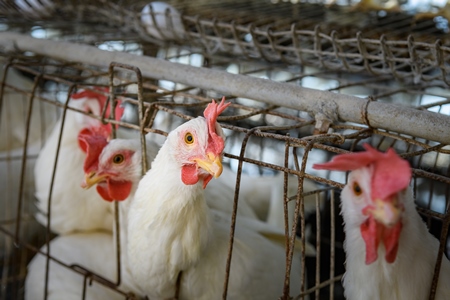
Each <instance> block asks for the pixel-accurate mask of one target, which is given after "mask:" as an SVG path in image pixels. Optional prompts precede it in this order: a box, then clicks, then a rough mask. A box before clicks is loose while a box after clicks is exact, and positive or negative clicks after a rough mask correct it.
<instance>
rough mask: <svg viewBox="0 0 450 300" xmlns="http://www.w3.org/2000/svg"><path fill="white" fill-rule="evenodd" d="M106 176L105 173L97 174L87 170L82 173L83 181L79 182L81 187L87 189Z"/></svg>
mask: <svg viewBox="0 0 450 300" xmlns="http://www.w3.org/2000/svg"><path fill="white" fill-rule="evenodd" d="M106 177H107V175H97V173H96V172H94V171H92V172H89V173H88V174H85V175H84V182H83V183H81V187H82V188H83V189H89V188H91V187H92V186H93V185H95V184H97V183H99V182H102V181H104V180H105V178H106Z"/></svg>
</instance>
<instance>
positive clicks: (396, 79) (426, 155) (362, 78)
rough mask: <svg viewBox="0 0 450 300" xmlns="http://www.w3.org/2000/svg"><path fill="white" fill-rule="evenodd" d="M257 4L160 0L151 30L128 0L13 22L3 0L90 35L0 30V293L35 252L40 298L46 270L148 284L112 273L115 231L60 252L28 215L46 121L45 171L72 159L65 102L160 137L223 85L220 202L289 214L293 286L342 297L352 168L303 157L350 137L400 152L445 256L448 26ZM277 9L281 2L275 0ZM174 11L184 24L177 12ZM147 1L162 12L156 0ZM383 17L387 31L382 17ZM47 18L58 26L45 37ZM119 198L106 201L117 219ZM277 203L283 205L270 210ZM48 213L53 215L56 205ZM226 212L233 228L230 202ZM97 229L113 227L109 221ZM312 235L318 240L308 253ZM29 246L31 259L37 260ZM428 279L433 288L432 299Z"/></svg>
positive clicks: (89, 287)
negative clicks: (297, 282)
mask: <svg viewBox="0 0 450 300" xmlns="http://www.w3.org/2000/svg"><path fill="white" fill-rule="evenodd" d="M256 2H257V1H255V2H252V1H250V2H245V3H241V4H240V5H239V6H238V7H239V8H238V9H236V5H237V4H236V3H233V2H225V3H221V4H218V3H205V4H203V5H198V6H196V7H194V6H191V5H188V4H183V3H179V2H173V3H172V2H171V4H172V5H173V6H172V8H173V7H175V8H176V9H177V11H172V10H171V9H170V8H169V9H165V10H164V14H165V20H166V21H165V22H166V23H165V24H166V27H165V28H162V29H164V30H162V29H161V28H160V29H158V26H156V29H154V30H156V31H153V35H152V34H149V32H147V31H146V28H145V26H144V25H145V24H143V23H142V21H140V20H142V19H141V17H142V9H143V7H144V6H145V4H146V3H140V2H136V3H134V4H133V5H131V6H129V7H128V6H127V7H124V6H123V5H122V3H120V2H101V1H100V2H98V3H93V4H92V3H91V4H83V3H82V2H81V3H78V2H73V3H72V2H64V5H61V3H63V2H61V3H60V2H57V1H55V2H52V3H53V4H49V6H47V8H46V9H44V10H43V11H44V12H42V11H41V12H40V13H37V15H36V10H33V12H34V16H33V15H28V19H29V20H25V21H22V22H21V23H20V24H18V23H14V22H13V21H11V20H12V19H13V17H12V16H14V14H16V15H17V14H19V15H24V14H25V13H24V9H23V7H22V6H20V5H19V4H17V3H15V4H2V5H4V7H5V10H4V11H5V12H8V13H7V14H4V15H2V18H3V19H4V20H5V21H6V22H5V23H6V24H7V26H8V27H9V28H10V29H12V30H17V28H21V30H23V28H24V24H29V27H28V28H27V29H26V30H29V29H30V28H34V29H32V32H34V33H35V36H36V35H37V34H39V32H40V33H44V34H45V35H47V37H48V38H50V39H53V40H55V39H56V40H66V41H76V42H81V43H83V44H91V45H95V46H96V47H88V46H83V45H77V44H74V43H64V42H60V41H50V40H37V39H33V38H29V37H24V36H20V35H16V34H10V33H0V38H3V41H4V42H1V43H0V45H1V46H2V47H3V48H2V49H1V50H2V52H1V57H2V63H3V72H2V74H3V75H2V77H1V78H2V86H1V93H0V95H1V102H0V103H1V106H0V107H1V131H0V136H1V141H2V143H3V141H4V143H3V145H4V149H2V154H1V155H2V156H1V157H2V158H1V159H0V162H1V164H3V165H4V167H2V168H1V169H2V177H1V178H2V180H1V184H2V191H4V193H3V195H4V196H3V199H5V200H4V201H3V202H2V203H1V207H2V209H1V211H2V213H1V219H0V225H1V226H0V229H1V239H0V240H1V244H0V246H1V250H2V251H1V254H2V257H1V259H2V264H1V266H2V268H1V270H2V275H1V281H2V291H1V293H2V294H1V298H2V299H20V298H22V297H23V296H24V294H26V291H25V290H24V289H25V279H26V278H27V276H28V280H31V279H30V278H31V275H30V274H31V272H30V266H31V263H30V261H32V259H33V261H34V265H35V266H34V270H36V269H38V271H39V272H38V273H37V274H38V275H37V277H38V279H36V278H35V277H33V278H34V279H35V280H37V281H36V286H37V287H36V288H35V290H37V291H38V292H36V293H38V294H39V295H36V298H39V297H44V295H46V296H48V298H51V297H52V294H51V293H52V292H54V290H52V289H54V288H55V282H56V283H57V284H59V282H58V277H64V276H67V279H66V282H67V283H68V284H67V285H65V286H64V285H62V286H63V287H64V288H65V289H66V290H65V292H66V294H67V295H72V294H73V295H74V296H75V297H77V298H75V299H96V298H94V297H95V296H96V295H98V296H97V297H100V298H99V299H106V298H108V299H116V298H117V299H127V298H128V299H133V298H139V297H141V296H145V295H139V294H138V293H135V292H133V289H132V288H131V287H130V286H127V285H126V284H124V282H123V280H124V275H123V273H122V272H123V268H124V266H122V265H121V261H122V260H123V258H122V257H121V253H120V251H121V250H120V247H119V249H118V247H117V245H118V244H120V242H117V240H119V239H120V237H119V236H118V232H119V231H120V230H115V231H114V233H111V232H109V233H96V234H98V235H96V236H92V239H98V240H99V241H100V240H101V241H104V243H103V244H102V246H101V247H100V246H99V248H98V249H95V250H93V249H92V248H94V247H93V246H92V245H91V250H90V249H88V250H85V249H84V248H83V246H82V245H78V244H76V243H75V244H70V243H68V245H69V246H68V247H69V248H67V249H69V250H67V249H64V248H62V252H63V253H66V254H67V255H66V256H65V255H64V254H62V255H61V252H58V251H59V248H58V246H54V247H53V246H52V241H55V240H56V239H58V237H57V238H56V239H54V238H55V234H54V233H52V228H51V226H50V227H48V226H45V225H44V226H43V225H42V224H41V223H40V222H38V221H37V220H36V219H35V216H36V215H37V214H38V210H37V209H36V201H38V200H37V199H35V197H37V194H36V188H35V184H36V176H40V175H39V172H38V171H37V170H36V160H37V159H38V155H39V154H40V153H42V149H44V147H45V146H44V145H45V144H46V143H48V142H49V140H51V139H52V136H51V131H52V130H55V132H57V133H59V134H58V135H57V138H56V140H55V141H53V143H54V144H53V149H54V151H55V152H54V153H53V155H54V157H52V158H51V160H50V161H49V164H48V165H46V168H47V169H48V170H47V171H48V172H49V173H50V174H52V173H53V170H54V169H55V166H57V164H61V163H63V164H65V163H67V164H68V160H67V158H65V157H64V156H62V151H61V147H63V144H62V142H61V141H63V140H64V138H65V135H66V134H67V132H66V131H64V130H61V131H60V129H61V128H63V127H62V126H64V125H61V122H62V124H64V122H65V121H66V119H67V118H68V117H67V116H68V113H69V112H71V113H72V114H74V115H77V116H81V115H87V116H88V119H94V120H103V121H104V122H106V123H112V124H119V125H120V126H121V127H120V129H119V131H120V130H125V131H126V132H132V133H135V137H139V136H140V134H144V133H153V134H154V136H155V140H157V141H163V140H164V136H165V135H167V133H168V132H170V131H171V130H173V129H174V128H176V127H177V126H178V125H179V124H181V123H184V122H185V121H187V120H189V119H192V118H193V117H196V116H199V115H201V114H202V111H203V110H204V108H205V106H206V104H207V103H208V102H210V101H211V98H214V99H220V98H221V97H222V96H225V97H226V99H227V100H228V101H230V102H231V103H232V105H231V106H230V107H229V108H228V109H227V110H226V111H225V113H224V114H223V116H221V117H219V119H218V121H219V122H220V124H221V125H222V127H223V128H224V130H225V134H226V136H227V142H226V148H225V155H224V159H223V160H224V164H225V165H226V166H227V167H228V168H229V169H230V170H231V171H232V172H233V173H232V174H235V176H236V177H232V178H231V179H230V182H232V187H233V193H234V195H233V197H232V198H233V199H231V200H233V201H234V202H235V203H242V202H243V201H245V200H246V199H247V198H245V197H243V195H244V194H246V193H248V194H251V195H253V196H254V197H251V199H250V203H251V204H253V206H252V207H254V209H255V212H256V215H257V217H258V218H259V219H260V220H262V221H266V222H272V224H274V225H276V226H279V227H280V228H281V229H282V230H283V231H284V230H286V232H290V230H291V228H292V227H295V229H296V230H295V231H296V234H297V238H298V239H299V241H300V243H301V244H302V246H303V250H302V251H300V252H301V253H293V254H292V255H297V256H300V257H301V265H302V276H301V281H302V290H301V293H300V294H296V295H291V296H293V297H294V299H302V297H309V298H310V299H344V295H343V293H344V292H343V287H342V284H341V278H342V276H343V274H344V272H345V253H344V248H343V243H344V240H345V236H344V232H343V227H342V223H343V220H342V217H341V216H340V215H339V210H340V209H339V203H340V202H339V191H340V189H342V187H343V186H344V184H345V182H346V180H347V178H346V176H345V174H343V173H342V174H339V173H338V172H329V171H317V170H314V169H312V165H313V164H314V163H319V162H324V161H327V160H329V159H331V158H332V157H333V156H334V155H335V154H337V153H345V152H347V151H360V150H362V144H363V143H369V144H370V145H372V146H373V147H375V148H377V149H380V150H382V151H385V150H387V149H388V148H389V147H392V148H394V149H395V150H396V151H397V153H399V154H400V156H401V157H403V158H405V159H406V160H407V161H408V162H409V163H410V164H411V166H412V168H413V180H412V183H411V186H412V188H413V192H414V196H415V199H416V204H417V210H418V211H419V213H420V214H421V216H422V217H423V219H424V220H425V222H426V223H427V225H428V227H429V229H430V232H431V233H432V234H433V235H434V236H436V238H437V239H439V241H440V251H439V255H438V257H437V262H436V266H440V261H441V260H442V259H444V260H445V259H447V258H445V257H444V256H448V255H450V248H449V246H447V244H448V243H447V238H448V226H449V223H448V221H449V217H448V215H449V214H448V209H447V206H448V200H449V199H450V196H449V194H450V178H449V177H450V163H449V158H450V156H449V155H450V140H449V135H448V128H450V127H449V124H450V119H449V118H450V117H449V115H450V100H449V94H448V90H447V89H448V82H447V80H448V79H447V75H446V70H447V68H448V66H447V64H448V58H447V53H448V49H447V48H446V47H447V46H446V45H447V42H448V41H447V38H446V35H445V30H444V29H442V28H440V27H439V26H438V25H436V22H437V21H436V20H433V19H432V18H423V19H420V18H417V19H415V17H414V16H411V15H407V14H405V13H399V12H395V13H394V12H390V11H387V12H385V13H386V16H383V14H380V13H374V12H373V11H372V12H365V13H364V16H367V18H365V19H364V24H361V28H359V27H358V26H359V24H358V26H348V25H346V24H339V23H338V24H337V23H335V21H330V20H332V16H330V14H334V13H336V12H335V11H339V13H341V10H344V7H341V6H335V7H327V6H325V5H323V4H320V3H319V4H310V3H300V4H298V6H295V5H293V4H291V3H263V4H261V3H259V2H258V3H256ZM23 3H28V4H29V5H30V6H33V5H31V4H30V3H32V2H29V1H25V2H23ZM33 3H34V2H33ZM38 3H40V4H41V5H44V7H45V4H46V3H47V2H46V1H39V2H38ZM99 4H101V5H99ZM256 4H259V5H256ZM273 7H277V9H279V10H277V11H276V12H274V11H273ZM297 8H301V9H298V11H297ZM148 9H150V10H153V9H154V8H153V7H149V8H148ZM249 11H257V12H258V13H257V14H256V13H255V14H254V15H250V14H249V13H248V12H249ZM94 12H97V13H94ZM178 12H179V13H181V14H180V15H179V16H178V17H179V18H180V20H182V21H181V22H182V24H183V27H182V34H180V32H179V31H177V27H176V23H175V22H176V20H175V19H172V18H173V17H174V16H177V13H178ZM47 13H48V15H47ZM55 13H58V17H55ZM288 13H289V14H288ZM342 13H343V14H345V15H346V16H347V15H348V16H349V17H348V18H349V19H348V20H352V19H351V16H354V17H355V18H357V17H358V18H359V19H361V17H360V14H358V13H357V12H355V11H352V10H346V11H343V12H342ZM153 14H154V16H153V17H152V18H153V19H152V20H153V23H154V24H157V25H158V24H159V23H158V21H157V19H156V18H157V17H158V12H153ZM159 14H161V13H159ZM172 14H173V15H172ZM286 15H288V16H289V17H285V16H286ZM261 16H264V17H261ZM280 16H283V17H284V18H283V20H281V19H280ZM33 19H34V20H33ZM36 19H38V20H40V22H42V23H36ZM79 19H81V20H83V21H86V23H83V24H79V26H77V28H73V27H74V26H72V27H71V26H69V25H68V24H70V22H71V21H72V22H73V21H74V20H79ZM93 20H96V21H99V20H101V22H100V24H97V25H95V28H96V31H95V32H91V31H90V28H92V27H89V26H88V25H89V21H91V22H92V21H93ZM170 20H172V21H170ZM298 20H301V21H298ZM318 20H320V21H319V22H318ZM438 21H439V20H438ZM124 24H126V26H125V25H124ZM392 24H397V25H396V26H397V27H396V28H398V30H396V31H391V30H387V28H391V26H393V25H392ZM352 25H354V24H352ZM91 26H92V24H91ZM340 26H342V27H340ZM383 26H385V27H383ZM402 26H405V27H402ZM428 26H429V27H428ZM331 28H332V29H333V30H334V29H337V30H336V31H335V32H333V30H331ZM51 30H55V31H56V33H55V35H54V36H53V37H52V36H49V34H50V33H51ZM357 31H361V32H362V33H357ZM383 33H384V34H383ZM391 39H392V40H391ZM98 48H100V49H102V50H103V51H102V50H99V49H98ZM105 50H109V51H105ZM80 54H81V55H80ZM122 55H123V56H122ZM151 56H155V57H157V58H160V59H162V60H160V59H156V60H154V59H152V58H151ZM261 58H262V59H261ZM140 59H142V60H140ZM198 67H206V68H198ZM330 69H331V70H333V71H332V72H331V71H330ZM99 87H102V88H106V89H105V90H103V91H104V92H103V94H104V95H105V96H108V98H107V99H109V100H108V101H106V103H103V106H102V107H101V108H100V110H99V111H98V112H97V113H96V112H92V111H85V110H84V109H83V108H79V107H76V106H74V105H72V104H73V103H71V102H70V101H69V99H70V96H71V95H73V94H74V93H76V92H78V91H80V90H83V89H84V90H96V89H97V88H99ZM119 99H120V101H121V102H122V105H123V106H124V107H125V116H124V117H123V118H122V119H121V120H120V121H115V120H114V118H110V117H108V116H107V115H106V111H107V109H106V108H107V106H109V105H113V106H114V105H115V104H116V101H117V100H119ZM58 120H60V121H58ZM55 128H56V129H55ZM113 128H115V127H113ZM113 132H114V130H113ZM118 134H119V133H118ZM119 136H120V134H119ZM141 136H142V135H141ZM58 141H60V142H59V143H58ZM0 145H1V144H0ZM8 146H9V147H8ZM76 146H78V145H76ZM58 149H59V151H58ZM78 151H80V150H79V149H78ZM56 153H59V155H60V156H59V157H58V156H56ZM66 160H67V162H66ZM144 161H145V160H144ZM146 163H147V164H148V163H149V162H144V165H145V164H146ZM79 167H80V170H79V171H80V174H82V170H81V169H82V166H81V165H80V166H79ZM74 177H75V176H74ZM55 180H56V179H52V182H53V184H52V182H50V181H49V182H48V185H47V186H48V187H52V189H53V195H52V196H51V197H53V198H51V199H52V200H51V201H50V203H52V201H56V200H57V199H55V197H56V196H55V193H56V192H55V190H56V188H57V185H55V182H56V181H55ZM82 180H83V177H82V175H80V178H77V179H76V182H75V183H74V185H76V187H77V188H79V189H80V190H81V187H79V184H80V183H81V181H82ZM259 181H260V182H261V185H258V184H257V183H258V182H259ZM263 187H264V188H263ZM235 191H239V193H238V192H235ZM35 195H36V196H35ZM251 200H253V201H255V202H254V203H252V202H251ZM285 202H286V203H289V205H287V206H291V209H293V211H289V212H290V215H291V218H292V216H294V215H297V216H298V218H292V220H291V221H290V222H285V221H286V220H285V217H284V215H285V213H286V212H284V205H283V203H285ZM74 205H77V204H74ZM118 205H119V204H118V203H117V202H115V204H113V205H111V207H110V209H111V211H113V212H115V213H114V217H115V218H116V219H119V213H118V211H119V209H118ZM273 206H275V207H277V208H278V212H277V214H276V215H275V216H274V215H271V213H273ZM271 209H272V210H271ZM44 216H45V218H46V219H47V221H50V222H51V220H52V218H56V217H57V216H56V215H50V216H49V215H48V214H44ZM231 216H233V218H232V219H234V217H236V215H235V214H232V215H230V218H231ZM236 220H237V225H236V226H239V216H237V217H236ZM116 221H117V220H116ZM285 223H286V224H285ZM117 224H120V221H119V222H116V226H120V225H117ZM285 226H286V227H285ZM108 228H109V231H113V225H112V222H111V223H110V224H109V227H108ZM108 228H105V229H106V230H107V231H108ZM116 229H117V228H116ZM76 234H77V233H76ZM76 234H75V235H76ZM61 236H64V235H60V236H59V237H61ZM88 239H89V237H88ZM115 240H116V242H114V241H115ZM90 241H91V240H90ZM91 242H92V243H93V244H95V241H91ZM289 242H290V243H292V241H290V240H287V242H286V245H288V244H289ZM53 245H56V243H54V244H53ZM307 245H310V246H311V247H313V248H314V254H308V253H307V252H308V251H307V250H306V249H307ZM41 247H42V248H41ZM290 247H291V248H292V245H290ZM47 249H50V250H47ZM74 249H77V250H74ZM83 249H84V250H83ZM64 251H66V252H64ZM77 251H78V252H79V253H83V251H87V252H86V253H95V252H97V253H101V254H102V255H104V256H102V259H103V261H102V262H101V264H96V263H94V262H92V261H89V260H88V255H84V256H83V257H84V258H85V259H86V260H81V261H77V258H76V255H75V254H74V253H77ZM122 251H123V249H122ZM39 253H40V255H41V256H40V257H41V260H38V259H37V258H36V257H39ZM33 257H34V258H33ZM94 259H95V258H94ZM227 259H230V257H228V258H227ZM35 261H38V263H36V262H35ZM27 265H28V270H27ZM36 265H37V267H36ZM288 265H289V264H288ZM27 273H28V274H27ZM63 274H65V275H63ZM438 278H439V268H437V269H436V272H435V274H434V276H433V278H430V281H432V283H433V286H434V288H435V287H436V284H437V282H438ZM55 280H56V281H55ZM434 292H435V290H434ZM434 292H433V288H432V289H430V295H431V296H430V297H431V299H432V298H433V297H434V294H433V293H434ZM33 296H34V295H33ZM281 296H283V287H282V286H280V297H281ZM30 299H34V298H33V297H32V298H30Z"/></svg>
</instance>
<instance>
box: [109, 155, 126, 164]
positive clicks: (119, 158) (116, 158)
mask: <svg viewBox="0 0 450 300" xmlns="http://www.w3.org/2000/svg"><path fill="white" fill-rule="evenodd" d="M124 159H125V158H124V157H123V155H122V154H117V155H115V156H114V157H113V159H112V161H113V163H115V164H116V165H118V164H121V163H123V161H124Z"/></svg>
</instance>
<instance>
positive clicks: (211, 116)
mask: <svg viewBox="0 0 450 300" xmlns="http://www.w3.org/2000/svg"><path fill="white" fill-rule="evenodd" d="M230 104H231V102H227V103H225V96H224V97H222V101H220V103H219V104H217V103H216V101H214V99H213V100H212V101H211V103H210V104H208V106H207V107H206V108H205V111H204V112H203V115H204V116H205V119H206V122H207V123H208V148H207V151H208V152H212V153H214V154H216V155H218V154H220V153H222V151H223V148H224V140H223V138H222V137H220V136H219V135H218V134H217V132H216V121H217V117H218V116H219V115H220V114H221V113H222V112H223V111H224V110H225V109H226V108H227V107H228V106H229V105H230Z"/></svg>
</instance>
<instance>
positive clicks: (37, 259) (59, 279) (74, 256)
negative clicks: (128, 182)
mask: <svg viewBox="0 0 450 300" xmlns="http://www.w3.org/2000/svg"><path fill="white" fill-rule="evenodd" d="M112 243H113V238H112V236H111V234H110V233H105V232H89V233H74V234H69V235H64V236H59V237H56V238H55V239H53V240H52V241H51V242H50V253H51V255H52V257H55V258H57V259H58V260H59V261H61V262H63V263H65V264H67V265H72V264H76V265H79V266H83V267H85V268H87V269H89V270H90V271H92V272H95V274H97V275H100V276H102V277H104V278H106V279H108V280H111V281H114V280H115V278H116V277H115V276H116V268H115V264H112V263H108V262H112V261H114V260H115V253H114V252H113V251H111V247H112ZM41 251H43V252H44V253H45V252H47V247H46V246H44V247H42V248H41ZM46 260H47V258H46V256H45V255H42V254H40V253H38V254H36V255H35V256H34V257H33V259H32V260H31V262H30V263H29V264H28V274H27V277H26V280H25V300H39V299H44V291H45V290H44V289H45V265H46ZM83 281H84V276H83V275H82V274H79V273H77V272H75V271H73V270H71V269H68V268H66V267H64V266H62V265H60V264H58V263H56V262H54V261H50V266H49V281H48V298H47V299H49V300H61V299H65V300H66V299H67V300H72V299H73V300H75V299H76V300H79V299H82V293H83ZM84 299H87V300H104V299H111V300H114V299H125V297H124V296H123V295H121V294H119V293H117V292H115V291H114V290H112V289H110V288H107V287H105V286H103V285H101V284H99V283H98V282H96V281H93V283H92V285H89V284H88V285H87V287H86V297H85V298H84Z"/></svg>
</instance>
